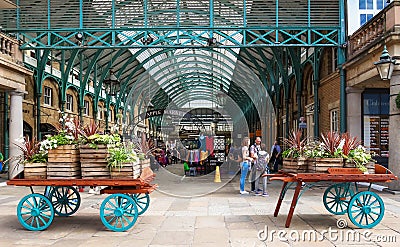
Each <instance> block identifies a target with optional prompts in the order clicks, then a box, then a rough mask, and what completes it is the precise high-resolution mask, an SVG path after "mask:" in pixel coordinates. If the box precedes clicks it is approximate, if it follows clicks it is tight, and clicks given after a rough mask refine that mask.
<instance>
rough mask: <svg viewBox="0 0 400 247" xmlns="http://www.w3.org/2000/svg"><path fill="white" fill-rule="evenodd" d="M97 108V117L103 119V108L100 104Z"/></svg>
mask: <svg viewBox="0 0 400 247" xmlns="http://www.w3.org/2000/svg"><path fill="white" fill-rule="evenodd" d="M97 109H98V110H97V119H98V120H101V119H103V108H102V107H101V106H98V108H97Z"/></svg>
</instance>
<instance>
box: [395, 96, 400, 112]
mask: <svg viewBox="0 0 400 247" xmlns="http://www.w3.org/2000/svg"><path fill="white" fill-rule="evenodd" d="M396 106H397V109H400V93H399V94H397V96H396Z"/></svg>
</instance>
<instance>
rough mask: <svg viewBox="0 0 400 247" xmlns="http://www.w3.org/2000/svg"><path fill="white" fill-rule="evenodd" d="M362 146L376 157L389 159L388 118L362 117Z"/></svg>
mask: <svg viewBox="0 0 400 247" xmlns="http://www.w3.org/2000/svg"><path fill="white" fill-rule="evenodd" d="M364 146H366V147H367V148H368V149H369V150H370V151H372V152H374V153H375V154H376V155H379V156H381V157H389V117H387V116H364Z"/></svg>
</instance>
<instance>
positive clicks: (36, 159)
mask: <svg viewBox="0 0 400 247" xmlns="http://www.w3.org/2000/svg"><path fill="white" fill-rule="evenodd" d="M25 162H26V163H46V162H47V154H46V153H37V154H34V155H33V156H32V158H31V159H30V160H26V161H25Z"/></svg>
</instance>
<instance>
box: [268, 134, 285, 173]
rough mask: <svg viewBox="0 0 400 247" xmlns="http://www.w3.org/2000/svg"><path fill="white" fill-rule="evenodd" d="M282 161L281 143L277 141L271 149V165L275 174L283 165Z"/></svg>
mask: <svg viewBox="0 0 400 247" xmlns="http://www.w3.org/2000/svg"><path fill="white" fill-rule="evenodd" d="M281 161H282V150H281V147H280V146H279V142H278V141H275V142H274V145H272V147H271V159H270V161H269V163H270V164H271V166H272V167H271V168H272V170H273V172H278V168H279V165H281Z"/></svg>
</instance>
